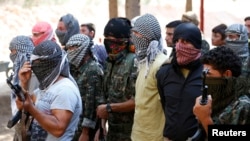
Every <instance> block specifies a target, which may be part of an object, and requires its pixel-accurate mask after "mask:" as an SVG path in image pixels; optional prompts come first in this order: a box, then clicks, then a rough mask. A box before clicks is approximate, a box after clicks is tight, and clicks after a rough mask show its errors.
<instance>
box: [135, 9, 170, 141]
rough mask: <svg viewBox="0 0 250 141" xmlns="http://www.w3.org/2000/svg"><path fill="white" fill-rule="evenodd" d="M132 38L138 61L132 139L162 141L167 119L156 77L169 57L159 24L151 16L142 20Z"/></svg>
mask: <svg viewBox="0 0 250 141" xmlns="http://www.w3.org/2000/svg"><path fill="white" fill-rule="evenodd" d="M131 38H132V42H133V43H134V45H135V52H136V56H137V61H138V77H137V80H136V87H135V90H136V95H135V115H134V124H133V129H132V135H131V137H132V140H133V141H162V140H163V135H162V131H163V126H164V124H163V123H164V122H165V118H164V114H163V110H162V107H161V102H160V97H159V94H158V93H159V92H158V89H157V83H156V77H155V74H156V71H157V70H158V69H159V67H160V66H161V65H162V64H163V62H164V61H165V60H166V59H167V56H166V55H165V54H164V53H163V46H162V43H163V39H162V36H161V28H160V25H159V22H158V20H157V19H156V18H155V17H154V16H153V15H151V14H144V15H142V16H140V17H139V18H138V19H137V20H136V21H135V23H134V27H133V28H132V35H131ZM142 119H143V120H142Z"/></svg>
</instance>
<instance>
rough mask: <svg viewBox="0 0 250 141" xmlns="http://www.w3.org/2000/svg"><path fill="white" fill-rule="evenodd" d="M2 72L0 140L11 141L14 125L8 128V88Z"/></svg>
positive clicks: (0, 85)
mask: <svg viewBox="0 0 250 141" xmlns="http://www.w3.org/2000/svg"><path fill="white" fill-rule="evenodd" d="M5 80H6V77H5V75H4V73H2V72H1V73H0V141H12V139H13V135H14V127H13V128H11V129H9V128H8V127H7V123H8V121H9V119H10V118H11V110H10V88H9V87H8V85H7V84H6V83H5V82H6V81H5Z"/></svg>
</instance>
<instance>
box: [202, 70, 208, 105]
mask: <svg viewBox="0 0 250 141" xmlns="http://www.w3.org/2000/svg"><path fill="white" fill-rule="evenodd" d="M208 72H209V69H204V70H203V72H202V79H203V84H202V97H201V101H200V104H201V105H206V104H207V89H208V86H207V85H206V75H207V73H208Z"/></svg>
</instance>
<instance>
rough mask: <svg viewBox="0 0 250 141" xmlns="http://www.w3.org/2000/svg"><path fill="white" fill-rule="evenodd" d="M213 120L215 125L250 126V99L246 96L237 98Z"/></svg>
mask: <svg viewBox="0 0 250 141" xmlns="http://www.w3.org/2000/svg"><path fill="white" fill-rule="evenodd" d="M213 120H214V123H215V124H234V125H236V124H250V98H249V97H248V96H246V95H243V96H241V97H239V98H238V99H237V100H235V101H233V102H232V103H231V104H230V105H228V106H227V107H226V108H225V109H224V110H223V111H222V112H221V113H220V114H219V115H218V116H215V117H213Z"/></svg>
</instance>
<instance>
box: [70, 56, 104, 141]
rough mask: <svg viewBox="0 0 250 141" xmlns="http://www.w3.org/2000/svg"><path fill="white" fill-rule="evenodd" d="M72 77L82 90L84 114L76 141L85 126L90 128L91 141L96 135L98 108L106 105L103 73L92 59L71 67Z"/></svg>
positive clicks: (77, 131)
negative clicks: (79, 65) (100, 105)
mask: <svg viewBox="0 0 250 141" xmlns="http://www.w3.org/2000/svg"><path fill="white" fill-rule="evenodd" d="M70 71H71V74H72V76H73V77H74V78H75V80H76V82H77V85H78V87H79V90H80V94H81V98H82V104H83V107H84V110H83V111H84V113H82V114H81V116H80V121H79V123H78V129H77V130H76V133H75V136H74V139H73V140H75V141H78V139H79V137H80V135H81V133H82V129H83V126H85V127H89V134H90V141H92V140H93V137H94V135H95V126H96V121H97V118H96V108H97V106H98V105H99V104H102V103H104V101H103V100H104V97H103V93H102V89H101V88H102V82H103V72H102V69H101V67H99V66H98V64H97V63H96V61H94V60H93V59H92V58H91V59H89V60H88V61H87V62H86V63H84V64H83V65H81V67H80V68H76V67H75V66H74V65H71V66H70Z"/></svg>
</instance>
